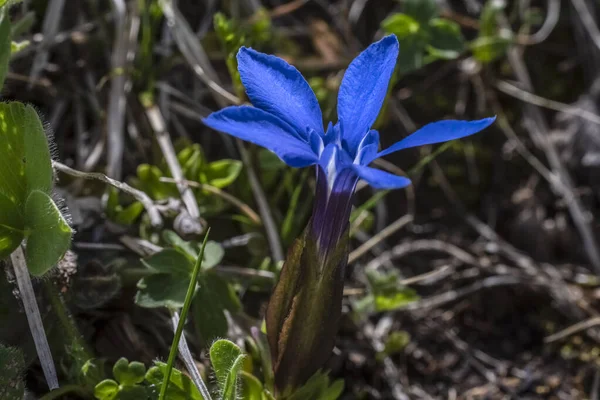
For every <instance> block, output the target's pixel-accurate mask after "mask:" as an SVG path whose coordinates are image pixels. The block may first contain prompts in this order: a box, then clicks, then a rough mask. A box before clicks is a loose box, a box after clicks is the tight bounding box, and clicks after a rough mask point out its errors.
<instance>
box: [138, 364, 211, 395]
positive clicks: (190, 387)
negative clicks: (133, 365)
mask: <svg viewBox="0 0 600 400" xmlns="http://www.w3.org/2000/svg"><path fill="white" fill-rule="evenodd" d="M154 364H155V366H154V367H152V368H150V369H149V370H148V372H147V373H146V380H147V381H148V382H149V383H150V384H152V385H154V386H155V387H160V386H161V385H162V382H163V379H164V376H165V371H166V368H167V364H165V363H163V362H160V361H155V362H154ZM166 398H167V399H169V400H204V398H203V397H202V395H201V394H200V392H199V391H198V388H196V386H195V385H194V383H193V382H192V380H191V379H190V378H188V376H187V375H185V374H183V373H181V371H178V370H176V369H175V368H173V369H172V370H171V377H170V379H169V387H168V389H167V395H166Z"/></svg>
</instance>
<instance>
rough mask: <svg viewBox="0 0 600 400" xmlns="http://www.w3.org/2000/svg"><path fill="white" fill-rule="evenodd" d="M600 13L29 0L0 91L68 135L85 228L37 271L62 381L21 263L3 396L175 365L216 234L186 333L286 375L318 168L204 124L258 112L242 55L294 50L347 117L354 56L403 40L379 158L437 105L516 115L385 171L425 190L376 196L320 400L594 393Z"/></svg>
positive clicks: (469, 2) (438, 109) (327, 105)
mask: <svg viewBox="0 0 600 400" xmlns="http://www.w3.org/2000/svg"><path fill="white" fill-rule="evenodd" d="M5 2H6V1H2V0H0V5H1V4H3V3H5ZM599 13H600V5H599V4H598V2H596V1H594V0H564V1H561V0H547V1H541V0H514V1H500V0H488V1H485V2H484V1H478V0H441V1H436V0H202V1H194V0H129V1H126V0H111V1H108V0H77V1H74V0H70V1H65V0H49V1H45V0H22V1H20V2H17V3H16V4H14V5H13V6H12V7H11V8H10V12H9V15H10V19H11V21H12V23H11V30H10V35H11V37H12V41H13V45H12V49H11V63H10V68H9V71H8V72H7V74H6V82H5V85H4V89H3V93H2V95H3V98H4V99H10V100H19V101H23V102H26V103H29V104H32V105H34V106H35V107H36V109H37V110H38V111H39V113H40V114H41V115H42V116H43V120H44V122H45V123H46V126H45V128H46V130H47V131H48V132H49V133H52V134H53V143H54V146H53V152H54V156H55V159H56V160H58V161H60V162H61V163H62V166H59V167H58V172H57V175H58V187H57V195H58V196H59V197H62V198H63V199H64V205H65V206H66V208H67V209H68V210H69V215H70V221H71V223H72V226H73V228H74V229H75V230H76V234H75V236H74V240H73V245H72V251H71V252H70V253H68V255H67V257H66V258H65V259H64V260H63V261H62V262H61V263H60V264H59V265H58V267H57V268H55V269H54V270H53V271H52V272H51V273H50V274H49V276H48V278H47V279H43V280H38V281H35V282H34V286H35V287H36V290H37V293H39V297H38V303H39V304H40V308H41V312H42V314H43V317H44V322H45V324H46V330H47V333H48V336H49V340H50V343H51V347H52V351H53V354H54V357H55V361H56V364H57V368H58V370H59V379H60V382H61V384H62V385H66V386H67V388H68V390H65V391H64V394H61V395H58V394H55V395H54V397H53V396H51V395H49V394H45V391H46V390H47V388H46V386H45V383H44V380H43V376H42V374H41V369H40V367H39V365H37V363H36V355H35V349H34V347H33V342H32V340H31V339H30V335H29V332H28V327H27V322H26V319H25V315H24V313H23V310H22V307H21V305H20V302H19V301H18V299H17V298H18V295H17V297H15V292H16V290H15V284H14V277H13V276H12V275H11V272H10V270H9V269H8V268H6V274H2V276H0V296H1V301H0V343H1V344H2V347H0V351H1V352H3V353H2V354H4V355H5V356H4V357H0V361H1V362H2V364H1V365H0V370H2V371H5V370H6V371H8V370H10V371H14V375H12V376H10V375H7V376H3V377H2V378H1V379H3V380H4V382H2V381H0V398H3V399H4V398H10V397H3V395H4V396H9V394H7V393H8V392H5V393H3V392H2V390H3V389H2V388H3V387H11V388H12V387H15V386H16V387H17V390H18V391H21V392H22V390H23V385H26V387H27V391H28V393H29V394H28V395H30V396H33V397H32V398H40V397H41V398H43V399H46V400H48V399H53V398H65V399H69V398H72V399H78V398H83V399H86V398H89V399H91V398H94V395H93V389H94V386H95V385H96V384H97V383H98V382H100V381H101V380H103V379H106V378H112V377H113V376H114V377H115V378H116V377H117V375H118V374H117V373H112V374H111V370H112V369H113V366H114V368H115V371H117V370H118V369H119V368H121V367H122V368H124V369H125V370H127V368H130V369H135V368H139V366H137V364H135V365H133V363H132V364H127V363H125V364H123V363H124V361H119V362H120V363H121V364H118V366H117V365H115V363H116V362H117V360H119V359H120V358H121V357H125V358H126V359H127V360H129V361H136V362H141V363H143V364H145V365H146V366H147V367H150V366H151V364H152V362H153V360H156V359H160V360H166V357H167V355H168V352H169V348H170V345H171V340H172V337H173V330H172V326H171V325H170V324H171V322H170V316H169V313H168V311H167V309H166V308H165V307H181V305H182V304H183V299H184V298H185V293H186V290H187V286H188V281H189V273H190V268H191V267H190V268H188V267H189V265H190V263H191V265H193V258H195V257H197V255H198V252H199V249H200V248H199V243H200V242H201V241H202V238H203V234H204V233H205V231H206V229H207V227H209V226H210V227H211V237H210V241H209V242H208V244H207V247H206V250H205V254H204V264H203V267H202V271H201V273H200V278H199V279H200V283H201V289H200V290H199V291H198V293H197V294H196V296H195V298H194V301H193V303H192V307H191V311H190V313H191V324H190V326H188V327H187V328H188V329H187V336H186V337H187V340H188V342H189V344H190V347H191V348H192V352H193V356H194V359H195V361H196V363H197V365H199V366H201V367H202V366H204V367H206V368H208V366H209V361H208V354H207V351H208V346H210V344H211V343H212V342H213V341H214V340H215V339H217V338H229V339H230V340H232V341H234V342H235V343H237V344H238V345H240V346H241V347H242V348H243V349H244V350H245V351H246V352H247V353H248V357H247V359H246V362H245V363H244V367H243V371H244V373H245V374H248V375H256V376H258V377H259V378H260V380H263V381H264V380H265V379H267V378H266V377H265V376H262V375H261V374H262V372H261V371H263V372H264V365H263V364H262V362H263V361H264V358H265V357H264V343H263V342H262V339H261V335H260V333H259V331H258V330H257V327H258V328H260V325H261V321H262V316H263V312H264V307H265V304H266V301H267V300H268V297H269V293H270V290H271V289H272V287H273V285H274V282H275V281H276V279H277V276H278V273H279V270H280V268H281V261H282V259H283V257H284V255H285V251H286V249H287V248H288V246H289V245H290V243H291V242H292V240H293V239H294V238H296V237H297V236H298V235H299V233H300V232H301V231H302V229H303V228H304V226H305V224H306V222H307V219H308V217H309V215H310V212H311V206H312V195H313V192H314V185H315V180H314V174H313V172H312V171H310V170H293V169H290V168H288V167H286V166H285V165H284V164H283V163H282V162H280V161H279V160H278V159H277V157H276V156H274V155H273V154H271V153H269V152H268V151H265V150H262V149H259V148H255V147H253V146H247V145H243V146H242V145H240V144H239V143H237V142H235V141H234V140H232V139H231V138H230V137H227V136H225V135H220V134H218V133H216V132H214V131H211V130H210V129H208V128H206V127H205V126H203V125H202V123H201V118H202V117H205V116H207V115H208V114H209V113H210V112H212V111H214V110H217V109H220V108H222V107H224V106H227V105H230V104H239V103H242V102H244V101H246V99H245V94H244V89H243V87H242V85H241V82H240V79H239V75H238V73H237V65H236V60H235V54H236V52H237V50H238V49H239V47H240V46H242V45H244V46H251V47H253V48H255V49H257V50H259V51H262V52H266V53H272V54H276V55H278V56H280V57H282V58H284V59H286V60H287V61H288V62H290V63H292V64H293V65H295V66H296V67H297V68H298V69H299V70H300V71H301V72H302V73H303V74H304V76H305V77H307V80H308V81H309V83H310V85H311V86H312V88H313V89H314V91H315V93H316V95H317V97H318V99H319V102H320V103H321V106H322V108H323V114H324V118H325V120H327V121H328V120H333V121H335V120H336V119H337V117H336V115H335V113H336V112H335V107H336V97H337V90H338V87H339V84H340V81H341V77H342V74H343V70H344V69H345V68H346V66H347V65H348V63H349V62H350V60H352V59H353V58H354V57H355V56H356V55H357V54H358V53H359V52H360V51H361V50H362V49H364V48H365V47H366V46H367V45H369V44H370V43H371V42H373V41H374V40H376V39H378V38H380V37H381V36H383V35H384V34H387V33H393V34H395V35H397V37H398V39H399V41H400V58H399V60H398V64H397V70H396V71H395V73H394V77H393V80H392V84H391V85H390V88H389V93H388V97H387V99H386V103H385V107H384V110H383V111H382V113H381V115H380V116H379V119H378V121H377V129H378V130H379V131H380V133H381V138H382V143H383V146H384V147H386V146H387V145H388V144H390V143H393V142H395V141H397V140H399V139H400V138H402V137H404V136H406V135H408V134H409V133H411V132H413V131H414V130H415V129H417V128H418V127H420V126H422V125H424V124H426V123H428V122H432V121H435V120H438V119H444V118H455V119H476V118H482V117H486V116H490V115H496V116H497V118H498V119H497V122H496V123H495V124H494V125H493V126H492V127H491V128H490V129H488V130H487V131H486V132H484V133H482V134H480V135H476V136H474V137H473V138H469V139H467V140H461V141H456V142H452V143H451V144H449V145H443V146H438V147H433V148H423V149H417V150H411V151H408V152H402V153H401V156H400V155H398V156H396V157H389V158H387V159H386V160H385V161H378V162H379V167H380V168H383V169H387V170H389V171H392V172H394V173H398V174H408V175H409V176H410V177H411V179H413V181H414V185H413V186H412V187H410V188H408V189H406V190H403V191H394V192H381V191H379V192H377V191H374V190H372V189H370V188H369V187H362V186H359V190H358V194H357V196H356V204H355V206H356V207H355V209H354V211H353V213H352V225H351V234H352V251H351V253H350V265H349V268H348V273H347V277H346V287H345V298H344V317H343V321H342V328H341V331H340V334H339V336H338V341H337V344H336V349H335V351H334V354H333V355H332V357H331V360H330V361H329V363H328V365H327V369H328V370H329V371H330V373H329V379H330V381H328V380H327V378H324V383H323V385H324V387H329V388H330V389H331V388H332V387H333V389H331V390H330V391H329V394H330V397H322V398H323V399H325V398H332V399H334V398H336V397H335V396H336V395H337V393H338V392H342V393H341V395H340V397H339V398H341V399H431V398H450V399H455V398H465V399H471V398H473V399H499V398H519V399H538V398H549V399H583V398H590V399H597V398H598V396H599V394H598V392H599V390H600V389H599V388H600V370H599V369H598V368H599V367H600V343H599V341H600V331H598V330H597V326H598V325H599V324H600V317H599V314H598V305H599V300H600V291H599V289H600V287H599V285H600V280H599V275H600V252H599V250H598V245H599V243H598V241H597V236H598V230H599V228H600V224H599V220H598V215H600V202H599V200H600V181H599V180H598V178H599V177H600V111H599V110H598V107H599V106H600V103H599V99H600V98H599V96H600V75H599V74H600V72H599V71H600V30H599V28H598V25H599V23H600V19H599V18H598V16H599ZM0 157H1V155H0ZM67 167H71V168H74V169H76V170H78V171H81V172H82V173H83V175H79V177H77V176H74V175H73V174H72V173H69V170H68V168H67ZM65 172H66V173H65ZM93 172H102V173H106V174H107V175H108V176H109V177H110V178H113V179H115V180H116V181H118V182H124V183H127V184H128V185H130V187H131V188H132V189H128V190H125V191H123V190H117V189H115V188H114V187H112V186H107V185H106V184H105V183H104V182H102V181H100V180H98V179H94V177H95V176H93V175H89V174H90V173H93ZM81 176H83V177H85V178H92V179H81ZM140 193H142V195H140ZM144 194H145V196H146V197H144ZM148 197H149V200H150V201H147V200H148ZM140 200H144V201H145V203H144V202H140ZM148 204H149V205H148ZM0 211H1V210H0ZM148 211H150V212H148ZM152 212H154V214H152ZM152 215H155V217H154V219H153V218H152ZM156 216H158V219H159V220H158V221H156ZM158 222H160V223H161V224H159V223H158ZM174 249H177V250H178V251H176V252H174ZM177 257H180V258H177ZM173 265H178V266H180V267H179V268H172V266H173ZM4 346H8V347H6V348H5V347H4ZM16 349H18V350H16ZM123 365H124V366H123ZM179 367H181V366H179ZM180 369H182V370H184V368H180ZM202 370H204V369H202ZM132 373H133V372H132ZM143 373H144V372H143V371H142V372H141V374H143ZM208 375H210V374H208ZM21 376H23V377H24V378H25V382H24V383H23V382H22V381H21V380H20V379H19V377H21ZM208 381H209V382H212V383H214V379H212V378H210V377H209V378H208ZM334 381H335V382H338V383H333V382H334ZM341 382H343V389H342V384H341ZM330 384H331V385H333V386H329V385H330ZM134 386H135V385H134ZM44 395H45V397H42V396H44Z"/></svg>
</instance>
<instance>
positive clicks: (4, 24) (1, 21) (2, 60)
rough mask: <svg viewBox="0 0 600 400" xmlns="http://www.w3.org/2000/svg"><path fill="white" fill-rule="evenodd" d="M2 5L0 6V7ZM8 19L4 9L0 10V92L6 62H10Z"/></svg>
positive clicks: (6, 66)
mask: <svg viewBox="0 0 600 400" xmlns="http://www.w3.org/2000/svg"><path fill="white" fill-rule="evenodd" d="M4 1H6V0H4ZM3 5H4V4H0V7H2V6H3ZM10 37H11V36H10V18H9V17H8V15H7V10H6V8H1V9H0V90H1V89H2V86H3V85H4V79H5V78H6V74H7V73H8V61H9V60H10V53H11V46H10Z"/></svg>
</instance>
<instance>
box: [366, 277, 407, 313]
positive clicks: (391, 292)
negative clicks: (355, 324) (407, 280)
mask: <svg viewBox="0 0 600 400" xmlns="http://www.w3.org/2000/svg"><path fill="white" fill-rule="evenodd" d="M367 279H368V280H369V286H370V289H371V292H372V294H373V300H374V306H375V311H391V310H397V309H399V308H402V307H404V306H405V305H407V304H409V303H412V302H414V301H416V300H418V299H419V296H418V295H417V293H416V292H415V291H414V290H413V289H410V288H407V287H405V286H402V284H401V283H400V277H399V275H398V273H397V272H396V271H391V272H389V273H380V272H377V271H368V272H367Z"/></svg>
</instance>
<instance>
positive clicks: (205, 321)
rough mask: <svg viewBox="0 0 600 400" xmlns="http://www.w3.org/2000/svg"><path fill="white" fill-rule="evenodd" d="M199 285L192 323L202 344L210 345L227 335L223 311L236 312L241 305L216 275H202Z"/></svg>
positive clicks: (233, 293)
mask: <svg viewBox="0 0 600 400" xmlns="http://www.w3.org/2000/svg"><path fill="white" fill-rule="evenodd" d="M199 283H200V287H199V288H198V290H197V291H196V297H195V298H194V302H193V304H192V305H193V315H194V323H195V326H196V330H197V331H198V334H199V335H200V337H201V338H202V340H203V341H204V343H211V342H212V341H213V340H215V339H217V338H220V337H223V336H225V335H227V330H228V324H227V318H226V317H225V314H224V313H223V311H224V310H228V311H232V312H235V311H238V310H240V308H241V303H240V300H239V299H238V297H237V295H236V294H235V291H234V290H233V288H232V287H231V286H230V285H229V284H228V283H227V281H225V280H224V279H223V278H221V277H220V276H219V275H217V274H216V273H213V272H207V273H204V274H202V275H201V276H200V278H199Z"/></svg>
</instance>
